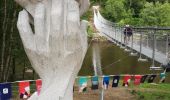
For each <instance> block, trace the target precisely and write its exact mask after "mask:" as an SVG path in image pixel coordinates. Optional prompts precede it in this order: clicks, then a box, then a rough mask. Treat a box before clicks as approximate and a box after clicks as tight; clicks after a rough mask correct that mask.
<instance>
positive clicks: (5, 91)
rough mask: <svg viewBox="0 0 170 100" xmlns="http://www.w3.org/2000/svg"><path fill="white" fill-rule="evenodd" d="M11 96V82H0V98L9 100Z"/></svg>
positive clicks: (0, 99)
mask: <svg viewBox="0 0 170 100" xmlns="http://www.w3.org/2000/svg"><path fill="white" fill-rule="evenodd" d="M11 96H12V90H11V84H10V83H3V84H0V100H9V99H10V98H11Z"/></svg>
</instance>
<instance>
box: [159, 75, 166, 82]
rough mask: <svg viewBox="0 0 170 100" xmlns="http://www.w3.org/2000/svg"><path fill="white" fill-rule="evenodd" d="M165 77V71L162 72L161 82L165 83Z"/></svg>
mask: <svg viewBox="0 0 170 100" xmlns="http://www.w3.org/2000/svg"><path fill="white" fill-rule="evenodd" d="M165 77H166V74H165V73H161V74H160V81H159V82H160V83H164V82H165Z"/></svg>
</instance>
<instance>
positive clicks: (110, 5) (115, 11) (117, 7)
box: [104, 0, 127, 21]
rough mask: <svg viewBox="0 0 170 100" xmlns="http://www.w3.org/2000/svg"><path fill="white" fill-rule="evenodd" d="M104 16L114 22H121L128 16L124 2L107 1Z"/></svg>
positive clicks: (118, 0) (121, 0)
mask: <svg viewBox="0 0 170 100" xmlns="http://www.w3.org/2000/svg"><path fill="white" fill-rule="evenodd" d="M104 10H105V11H104V14H105V15H108V18H109V17H110V18H109V19H111V20H112V21H119V20H121V19H123V18H125V17H126V16H127V13H126V10H125V7H124V3H123V0H107V2H106V6H105V9H104Z"/></svg>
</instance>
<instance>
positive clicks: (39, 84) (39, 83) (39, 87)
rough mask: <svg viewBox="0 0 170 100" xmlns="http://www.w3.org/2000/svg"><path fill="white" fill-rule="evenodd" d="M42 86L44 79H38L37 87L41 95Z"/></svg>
mask: <svg viewBox="0 0 170 100" xmlns="http://www.w3.org/2000/svg"><path fill="white" fill-rule="evenodd" d="M41 87H42V80H40V79H39V80H36V88H37V94H38V95H40V91H41Z"/></svg>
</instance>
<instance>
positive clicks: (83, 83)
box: [79, 77, 87, 92]
mask: <svg viewBox="0 0 170 100" xmlns="http://www.w3.org/2000/svg"><path fill="white" fill-rule="evenodd" d="M86 90H87V77H80V78H79V92H85V91H86Z"/></svg>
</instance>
